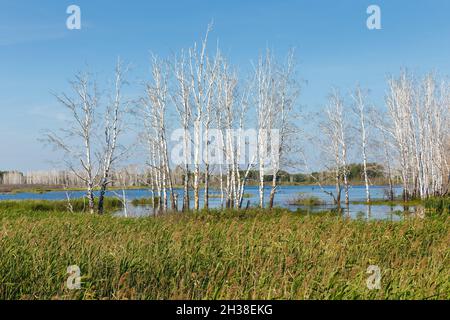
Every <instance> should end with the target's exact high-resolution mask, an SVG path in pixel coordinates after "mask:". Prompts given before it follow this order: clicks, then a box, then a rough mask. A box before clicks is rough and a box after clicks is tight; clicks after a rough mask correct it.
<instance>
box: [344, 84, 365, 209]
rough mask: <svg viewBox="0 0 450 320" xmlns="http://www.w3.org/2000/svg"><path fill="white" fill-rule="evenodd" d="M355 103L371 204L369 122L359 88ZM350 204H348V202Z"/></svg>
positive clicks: (354, 97)
mask: <svg viewBox="0 0 450 320" xmlns="http://www.w3.org/2000/svg"><path fill="white" fill-rule="evenodd" d="M352 99H353V101H354V106H353V111H354V113H355V114H356V115H357V117H358V119H359V130H358V131H359V132H360V134H361V154H362V160H363V173H364V183H365V186H366V202H367V203H368V204H370V187H369V176H368V174H367V121H366V112H367V106H366V101H365V100H366V97H365V95H364V93H363V92H362V90H361V88H360V87H359V86H358V87H357V88H356V90H355V92H354V93H353V94H352ZM347 203H348V202H347Z"/></svg>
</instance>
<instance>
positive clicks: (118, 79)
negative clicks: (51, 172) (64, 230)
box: [98, 59, 127, 214]
mask: <svg viewBox="0 0 450 320" xmlns="http://www.w3.org/2000/svg"><path fill="white" fill-rule="evenodd" d="M126 72H127V68H125V69H124V67H123V64H122V62H121V61H120V59H119V60H118V62H117V65H116V70H115V81H114V96H113V97H112V98H111V103H110V105H109V106H108V107H107V110H106V113H105V144H104V147H103V149H102V151H101V154H100V155H99V157H100V158H101V159H102V164H101V180H100V194H99V199H98V212H99V213H100V214H102V213H103V209H104V208H103V202H104V197H105V193H106V190H107V187H108V185H109V184H111V183H112V180H111V169H112V166H113V165H114V164H115V163H116V162H117V160H118V159H119V158H120V156H122V155H123V154H124V153H123V150H122V151H121V153H119V154H118V150H117V149H118V139H119V136H120V134H121V133H122V126H123V115H124V112H125V111H126V109H127V104H126V103H124V102H123V96H122V88H123V85H124V84H125V83H126V80H125V79H124V76H125V74H126Z"/></svg>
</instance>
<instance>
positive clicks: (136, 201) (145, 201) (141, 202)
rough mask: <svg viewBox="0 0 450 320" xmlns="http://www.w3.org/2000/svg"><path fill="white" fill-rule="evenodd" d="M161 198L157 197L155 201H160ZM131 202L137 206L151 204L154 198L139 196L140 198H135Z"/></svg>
mask: <svg viewBox="0 0 450 320" xmlns="http://www.w3.org/2000/svg"><path fill="white" fill-rule="evenodd" d="M158 201H159V198H158V197H155V202H158ZM131 204H132V205H133V206H135V207H137V206H151V205H153V199H152V198H139V199H133V200H131Z"/></svg>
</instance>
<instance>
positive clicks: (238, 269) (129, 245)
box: [0, 207, 450, 299]
mask: <svg viewBox="0 0 450 320" xmlns="http://www.w3.org/2000/svg"><path fill="white" fill-rule="evenodd" d="M0 222H1V223H0V225H1V228H0V248H1V249H0V299H385V298H387V299H438V298H441V299H449V298H450V281H449V277H450V270H449V268H448V266H449V264H450V254H449V247H448V244H449V243H450V233H449V221H448V219H447V217H442V216H440V217H436V218H428V219H422V220H421V219H406V220H405V221H401V222H395V223H393V222H388V221H371V222H364V221H354V220H353V221H352V220H347V219H344V218H342V217H340V216H324V215H322V216H315V215H296V214H292V213H287V212H286V211H284V210H281V209H277V210H274V211H272V212H268V211H264V212H260V211H258V210H247V211H246V212H245V213H244V212H242V211H241V212H238V211H223V212H220V211H213V212H205V211H203V212H199V213H196V214H186V215H183V214H173V215H166V216H161V217H156V218H141V219H126V218H116V217H113V216H108V215H105V216H95V215H87V214H78V213H75V214H73V213H72V214H70V213H56V212H45V211H44V212H43V211H30V210H29V209H17V208H16V209H11V208H9V209H8V208H4V207H0ZM69 265H78V266H79V267H80V269H81V275H82V289H81V290H75V291H73V290H68V289H67V288H66V286H65V283H66V280H67V277H68V275H67V274H66V270H67V267H68V266H69ZM369 265H378V266H379V267H380V268H381V271H382V280H381V290H373V291H371V290H368V289H367V287H366V280H367V277H368V275H367V274H366V270H367V267H368V266H369Z"/></svg>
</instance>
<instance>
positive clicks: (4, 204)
mask: <svg viewBox="0 0 450 320" xmlns="http://www.w3.org/2000/svg"><path fill="white" fill-rule="evenodd" d="M97 203H98V199H95V204H96V205H97ZM70 204H71V205H72V209H73V211H74V212H86V211H87V210H88V209H87V205H88V204H87V200H86V199H71V200H70ZM122 207H123V204H122V202H121V201H120V200H119V199H116V198H105V199H104V208H105V211H106V212H109V211H113V210H117V209H120V208H122ZM0 210H2V211H14V210H21V211H33V212H34V211H38V212H49V211H52V212H65V211H70V210H69V204H68V202H67V201H66V200H58V201H51V200H6V201H0Z"/></svg>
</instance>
